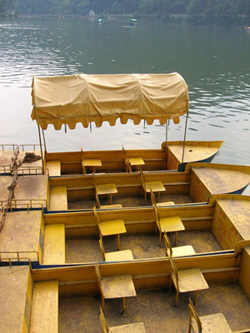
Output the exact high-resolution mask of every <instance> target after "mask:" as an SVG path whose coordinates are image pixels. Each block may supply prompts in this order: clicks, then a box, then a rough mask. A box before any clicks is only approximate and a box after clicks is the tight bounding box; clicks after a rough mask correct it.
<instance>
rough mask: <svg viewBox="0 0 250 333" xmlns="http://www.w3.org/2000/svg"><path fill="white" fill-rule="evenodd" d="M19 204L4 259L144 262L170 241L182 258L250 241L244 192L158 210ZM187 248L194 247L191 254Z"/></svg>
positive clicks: (2, 237) (9, 218)
mask: <svg viewBox="0 0 250 333" xmlns="http://www.w3.org/2000/svg"><path fill="white" fill-rule="evenodd" d="M17 203H18V200H16V201H15V204H16V205H17ZM21 204H22V202H19V203H18V205H19V208H14V202H13V207H12V208H11V210H8V211H7V212H5V216H4V221H2V228H1V229H2V230H1V232H0V257H1V260H4V259H6V258H8V257H12V258H14V257H15V258H16V259H20V258H22V257H28V258H29V259H30V260H31V261H32V262H34V263H36V264H38V265H69V264H75V263H78V264H79V263H86V262H95V261H98V262H100V261H102V260H103V261H105V260H106V261H121V260H125V261H126V260H127V261H130V260H134V259H136V260H137V259H138V260H146V259H152V258H161V257H165V256H166V252H167V247H168V243H166V242H165V241H167V240H168V242H169V243H170V247H172V249H173V253H174V256H183V255H190V254H192V255H193V254H194V253H196V254H199V255H204V254H208V253H213V252H214V253H216V252H218V251H219V252H222V251H225V253H227V252H228V251H231V250H232V249H234V248H235V247H236V246H237V244H238V242H240V241H245V240H248V239H250V231H249V228H248V224H249V223H248V216H249V213H250V197H249V196H244V195H229V194H228V195H214V196H211V197H210V199H209V201H208V203H201V204H191V205H172V206H168V207H167V206H165V207H161V206H157V207H156V209H155V208H154V207H155V206H153V207H152V206H151V207H150V206H147V207H141V208H138V207H137V208H127V209H125V208H123V209H114V210H106V209H105V210H100V209H94V210H93V209H92V210H91V211H90V210H89V211H76V212H58V213H53V214H52V213H46V212H45V211H44V210H43V209H41V208H40V209H39V208H32V203H31V204H30V205H28V204H25V205H23V206H22V205H21ZM33 206H34V204H33ZM16 221H18V223H17V222H16ZM103 228H104V229H103ZM165 232H166V233H167V234H166V235H165ZM166 236H167V239H165V237H166ZM171 244H172V245H171ZM176 246H177V247H178V248H179V247H183V246H184V248H183V249H178V248H176ZM187 246H189V247H192V248H193V251H191V253H190V252H189V250H190V248H185V247H187ZM117 249H120V251H117ZM176 251H177V252H176ZM186 251H188V252H186ZM117 256H118V257H117ZM124 256H125V257H124Z"/></svg>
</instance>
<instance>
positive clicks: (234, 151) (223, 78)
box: [0, 18, 250, 164]
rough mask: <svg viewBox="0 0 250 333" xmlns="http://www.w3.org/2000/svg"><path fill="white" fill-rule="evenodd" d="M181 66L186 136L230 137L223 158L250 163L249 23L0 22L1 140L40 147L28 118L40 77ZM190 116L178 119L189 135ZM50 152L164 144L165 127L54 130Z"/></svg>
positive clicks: (179, 134)
mask: <svg viewBox="0 0 250 333" xmlns="http://www.w3.org/2000/svg"><path fill="white" fill-rule="evenodd" d="M168 72H179V73H180V74H181V75H182V76H183V77H184V78H185V80H186V82H187V84H188V86H189V94H190V118H189V122H188V134H187V139H188V140H224V145H223V147H222V149H221V152H220V155H219V156H217V157H216V159H215V160H214V161H215V162H218V163H232V164H250V150H249V145H250V34H249V33H247V32H246V31H244V28H225V27H208V26H206V27H197V26H190V25H184V24H183V25H177V24H176V25H173V24H171V25H170V24H163V23H160V22H157V21H154V22H152V21H141V22H139V24H138V26H137V27H128V20H127V19H124V20H122V21H121V20H105V21H104V23H103V24H98V23H97V22H96V21H93V22H91V21H88V20H83V19H63V18H61V19H60V18H55V19H48V18H44V19H41V18H36V19H18V20H10V21H6V20H4V21H3V20H2V21H0V101H1V102H0V103H1V104H0V105H1V106H0V107H1V121H0V143H5V144H7V143H18V144H22V143H23V144H26V143H37V142H38V134H37V127H36V124H35V123H34V122H32V120H31V118H30V114H31V96H30V92H31V88H30V87H31V81H32V77H33V76H35V75H36V76H41V75H42V76H47V75H64V74H75V73H89V74H95V73H168ZM184 122H185V119H183V120H182V121H181V123H180V124H178V125H177V126H176V125H174V124H172V123H171V125H170V132H169V139H170V140H182V139H183V132H184ZM45 135H46V141H47V146H48V150H49V151H62V150H78V149H80V148H81V147H83V148H84V149H116V148H118V149H119V148H121V147H122V145H124V146H125V148H126V149H130V148H146V147H151V148H159V147H160V144H161V142H162V141H164V140H165V127H164V126H159V125H158V123H157V122H155V123H154V125H152V126H144V124H141V125H139V126H134V125H133V123H128V124H127V125H125V126H124V125H123V126H122V125H121V124H119V123H117V125H116V126H115V127H109V125H104V126H103V127H102V128H100V129H99V128H98V129H96V128H95V127H94V126H93V128H92V132H90V130H86V129H83V128H82V126H81V125H79V126H77V128H76V130H75V131H68V132H67V134H65V133H64V131H61V132H56V131H55V130H54V129H53V128H50V129H49V130H48V131H46V134H45Z"/></svg>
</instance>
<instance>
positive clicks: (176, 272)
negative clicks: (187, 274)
mask: <svg viewBox="0 0 250 333" xmlns="http://www.w3.org/2000/svg"><path fill="white" fill-rule="evenodd" d="M169 263H170V271H171V275H172V274H174V276H175V282H176V287H177V289H178V290H179V276H178V271H177V268H176V266H175V263H174V260H173V259H172V257H171V256H170V257H169Z"/></svg>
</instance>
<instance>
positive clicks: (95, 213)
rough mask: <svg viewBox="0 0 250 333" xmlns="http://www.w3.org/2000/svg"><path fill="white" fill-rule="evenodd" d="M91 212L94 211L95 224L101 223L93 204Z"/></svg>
mask: <svg viewBox="0 0 250 333" xmlns="http://www.w3.org/2000/svg"><path fill="white" fill-rule="evenodd" d="M93 212H94V216H95V221H96V224H97V225H98V226H99V224H100V223H101V221H100V219H99V216H98V213H97V210H96V206H95V205H94V207H93Z"/></svg>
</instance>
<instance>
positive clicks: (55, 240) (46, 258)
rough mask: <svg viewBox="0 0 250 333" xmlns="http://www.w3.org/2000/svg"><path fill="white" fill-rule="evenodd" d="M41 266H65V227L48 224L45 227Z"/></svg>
mask: <svg viewBox="0 0 250 333" xmlns="http://www.w3.org/2000/svg"><path fill="white" fill-rule="evenodd" d="M43 264H45V265H53V264H65V226H64V224H49V225H46V227H45V236H44V253H43Z"/></svg>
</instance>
